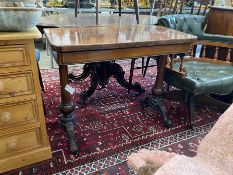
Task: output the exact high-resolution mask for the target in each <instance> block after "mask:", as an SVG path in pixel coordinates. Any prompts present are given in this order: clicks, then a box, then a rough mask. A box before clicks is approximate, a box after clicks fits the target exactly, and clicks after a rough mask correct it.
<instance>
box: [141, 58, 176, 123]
mask: <svg viewBox="0 0 233 175" xmlns="http://www.w3.org/2000/svg"><path fill="white" fill-rule="evenodd" d="M167 57H168V56H167V55H162V56H160V59H159V60H158V66H157V69H158V71H157V76H156V80H155V85H154V86H153V88H152V96H150V97H148V98H146V100H145V102H144V103H146V104H148V105H149V106H151V107H152V108H155V109H157V110H158V111H159V112H160V115H161V117H162V119H163V122H164V126H165V127H169V126H171V125H172V121H171V120H170V119H169V118H168V116H167V111H166V108H165V106H164V104H163V102H162V99H161V95H162V93H163V76H164V70H165V66H166V63H167Z"/></svg>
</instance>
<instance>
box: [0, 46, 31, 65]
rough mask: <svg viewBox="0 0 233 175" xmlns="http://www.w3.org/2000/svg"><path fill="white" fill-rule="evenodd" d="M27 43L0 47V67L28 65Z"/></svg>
mask: <svg viewBox="0 0 233 175" xmlns="http://www.w3.org/2000/svg"><path fill="white" fill-rule="evenodd" d="M29 64H30V59H29V52H28V46H27V45H16V46H14V45H12V46H1V47H0V67H8V66H21V65H29Z"/></svg>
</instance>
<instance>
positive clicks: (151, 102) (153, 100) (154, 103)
mask: <svg viewBox="0 0 233 175" xmlns="http://www.w3.org/2000/svg"><path fill="white" fill-rule="evenodd" d="M143 103H145V104H147V105H148V106H150V107H152V108H153V109H157V110H158V111H159V113H160V115H161V117H162V119H163V122H164V126H165V127H170V126H171V125H172V121H171V120H170V119H169V118H168V116H167V111H166V108H165V106H164V104H163V102H162V99H161V98H160V97H156V96H148V97H147V98H146V99H145V101H144V102H143Z"/></svg>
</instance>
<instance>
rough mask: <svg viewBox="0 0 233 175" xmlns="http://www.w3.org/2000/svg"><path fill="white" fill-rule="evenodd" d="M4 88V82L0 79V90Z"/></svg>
mask: <svg viewBox="0 0 233 175" xmlns="http://www.w3.org/2000/svg"><path fill="white" fill-rule="evenodd" d="M3 90H4V84H3V82H1V81H0V92H2V91H3Z"/></svg>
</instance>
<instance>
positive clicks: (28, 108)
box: [0, 99, 38, 129]
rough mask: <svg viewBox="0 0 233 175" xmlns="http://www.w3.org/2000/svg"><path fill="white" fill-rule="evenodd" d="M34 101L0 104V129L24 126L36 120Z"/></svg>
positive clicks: (36, 112) (36, 113)
mask: <svg viewBox="0 0 233 175" xmlns="http://www.w3.org/2000/svg"><path fill="white" fill-rule="evenodd" d="M37 115H38V110H37V105H36V101H35V99H28V100H26V101H16V102H9V103H4V104H1V103H0V129H1V128H5V127H12V126H13V125H14V126H15V125H19V124H24V123H28V122H32V121H36V120H37V119H38V116H37Z"/></svg>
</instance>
